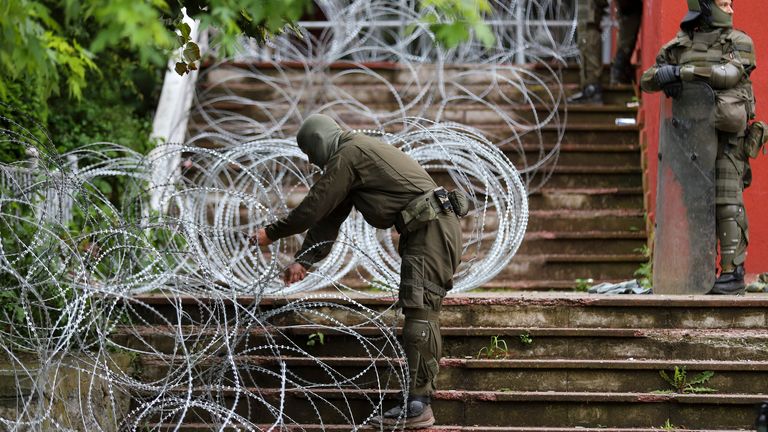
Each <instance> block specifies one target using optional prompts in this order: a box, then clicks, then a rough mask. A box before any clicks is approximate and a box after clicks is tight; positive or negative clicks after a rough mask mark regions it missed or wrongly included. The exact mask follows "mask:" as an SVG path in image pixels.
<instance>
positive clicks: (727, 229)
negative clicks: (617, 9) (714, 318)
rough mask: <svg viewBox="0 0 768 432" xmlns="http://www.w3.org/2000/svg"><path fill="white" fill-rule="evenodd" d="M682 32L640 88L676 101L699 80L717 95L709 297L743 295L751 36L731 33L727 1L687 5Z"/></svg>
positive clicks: (752, 106) (752, 57)
mask: <svg viewBox="0 0 768 432" xmlns="http://www.w3.org/2000/svg"><path fill="white" fill-rule="evenodd" d="M680 28H681V31H680V32H679V33H678V34H677V36H676V37H675V38H674V39H672V40H671V41H670V42H668V43H667V44H666V45H664V46H663V47H662V48H661V50H660V52H659V55H658V57H657V58H656V64H655V65H654V66H652V67H651V68H649V69H648V70H647V71H645V72H644V73H643V76H642V78H641V82H640V86H641V88H642V89H643V91H646V92H656V91H660V90H661V91H664V93H665V94H666V95H667V96H669V97H673V98H674V97H679V95H680V92H681V89H682V82H684V81H692V80H701V81H704V82H706V83H708V84H709V85H710V86H711V87H712V89H713V90H714V91H715V95H716V100H717V102H716V107H715V119H714V121H715V128H716V129H717V147H718V148H717V159H716V168H715V179H716V180H715V182H716V190H715V199H716V226H717V229H716V231H717V238H718V242H719V244H720V275H719V276H718V277H717V279H716V281H715V284H714V286H713V287H712V289H711V291H710V293H712V294H741V293H743V292H744V261H745V259H746V254H747V244H748V242H749V234H748V227H747V215H746V212H745V209H744V198H743V196H742V192H743V190H744V187H745V185H747V184H748V183H749V177H750V175H749V173H750V171H749V159H748V158H749V155H750V153H751V151H750V150H749V147H750V145H749V143H748V142H749V141H750V139H749V137H748V130H749V129H750V128H751V129H754V128H752V127H751V126H750V128H748V122H749V121H750V120H751V119H753V118H754V116H755V98H754V94H753V91H752V82H751V81H750V78H749V77H750V74H751V73H752V71H753V70H754V69H755V50H754V46H753V44H752V39H750V37H749V36H747V35H746V34H745V33H743V32H741V31H738V30H734V29H733V8H732V1H731V0H688V13H687V15H686V16H685V18H684V19H683V21H682V23H681V24H680ZM753 126H761V127H762V124H761V123H760V122H755V123H753ZM752 139H753V140H754V139H755V137H754V136H753V137H752ZM754 156H756V155H754ZM754 156H753V157H754ZM701 271H710V270H709V269H702V270H701Z"/></svg>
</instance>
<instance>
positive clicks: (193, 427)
mask: <svg viewBox="0 0 768 432" xmlns="http://www.w3.org/2000/svg"><path fill="white" fill-rule="evenodd" d="M670 424H671V423H670ZM273 426H274V425H273V424H271V423H270V424H263V425H257V427H259V428H260V429H261V430H268V429H269V428H270V427H273ZM148 427H149V428H150V429H151V430H153V431H154V430H157V431H174V432H175V431H179V432H209V431H210V430H211V427H212V426H211V425H210V424H206V423H184V424H183V425H177V424H175V423H162V424H158V423H154V424H149V425H148ZM350 428H351V426H350V425H347V424H344V425H333V424H322V425H320V424H294V425H282V426H281V429H280V430H282V431H291V432H292V431H301V432H323V431H344V432H346V431H349V430H350ZM577 429H578V431H579V432H659V430H665V429H664V425H659V426H658V427H650V428H644V429H643V428H606V427H598V428H586V427H579V428H577ZM216 430H217V431H222V432H230V431H232V432H234V431H237V432H240V431H242V430H247V427H246V426H244V425H239V424H235V425H233V426H220V425H216ZM361 430H377V429H376V428H373V427H370V428H368V429H361ZM573 430H574V428H572V427H563V428H557V427H519V426H451V425H444V426H438V425H436V426H432V427H429V428H423V429H419V431H421V432H573ZM674 430H675V431H679V432H693V430H691V429H685V428H681V427H675V428H674ZM695 431H696V432H743V431H744V429H733V430H728V429H719V430H718V429H696V430H695Z"/></svg>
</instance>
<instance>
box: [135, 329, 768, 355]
mask: <svg viewBox="0 0 768 432" xmlns="http://www.w3.org/2000/svg"><path fill="white" fill-rule="evenodd" d="M531 337H532V338H533V340H534V342H533V343H532V344H530V345H524V344H522V343H520V342H519V340H518V337H517V336H514V335H511V336H504V335H502V336H501V339H503V340H505V341H506V342H507V344H508V351H507V353H508V354H507V355H508V357H509V358H514V359H558V358H582V359H591V360H599V359H615V360H626V359H629V358H679V359H698V360H729V361H739V360H753V361H757V360H768V345H766V340H765V339H762V340H759V339H758V340H751V341H750V340H749V339H746V340H747V341H749V342H750V343H753V345H754V346H739V342H740V341H733V340H717V339H715V340H705V341H690V340H685V339H682V338H673V339H671V340H663V339H662V340H654V339H651V338H645V337H566V336H539V335H532V336H531ZM442 340H443V356H445V357H459V358H464V357H471V358H476V357H477V356H478V355H481V356H482V355H483V352H485V351H484V350H483V348H485V347H488V346H489V344H490V343H491V337H490V336H473V335H470V336H452V335H445V334H444V335H443V338H442ZM147 341H148V343H149V345H151V346H152V347H153V348H155V349H157V350H158V351H160V352H164V353H169V354H170V353H173V352H174V349H178V347H177V343H176V341H175V340H174V339H172V338H169V337H161V336H152V337H148V338H147ZM307 341H308V336H307V335H305V334H298V335H293V334H292V335H289V336H288V337H286V336H275V337H274V339H273V342H270V341H268V340H267V339H266V338H264V337H263V336H253V337H252V338H250V340H249V342H247V343H245V342H240V343H236V344H234V351H235V352H244V351H243V350H251V351H249V352H257V353H263V352H267V351H266V350H265V349H261V350H255V348H256V347H267V346H270V345H272V344H284V345H288V346H292V347H295V349H298V350H304V351H306V352H307V353H309V354H311V355H314V356H317V357H328V356H347V357H368V356H369V355H370V354H369V351H367V350H366V349H365V347H364V346H363V345H361V343H360V341H359V340H358V339H356V338H353V337H351V336H344V335H338V334H326V335H325V344H324V345H320V346H312V347H310V346H307ZM201 342H207V341H206V340H202V341H201ZM366 343H367V344H369V345H372V346H379V345H380V343H379V342H376V341H373V340H369V341H368V342H366ZM127 345H128V346H129V347H133V346H135V347H136V348H140V349H146V348H147V346H145V345H144V344H143V343H138V342H137V343H133V344H132V343H128V344H127ZM187 346H188V347H189V348H190V349H192V350H195V348H193V344H192V342H188V344H187ZM369 348H370V346H369ZM382 348H383V347H382ZM383 349H386V350H388V351H387V354H386V355H387V356H389V357H397V354H396V352H395V351H394V350H392V349H391V348H383ZM486 351H487V350H486ZM209 352H211V354H215V355H223V354H225V353H226V349H225V348H224V347H221V345H220V344H218V345H214V348H212V349H210V350H209ZM286 353H290V355H295V354H294V353H293V352H286Z"/></svg>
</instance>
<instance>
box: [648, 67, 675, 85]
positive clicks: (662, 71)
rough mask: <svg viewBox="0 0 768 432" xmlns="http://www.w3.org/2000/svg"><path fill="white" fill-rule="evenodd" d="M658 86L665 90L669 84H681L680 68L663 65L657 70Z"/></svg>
mask: <svg viewBox="0 0 768 432" xmlns="http://www.w3.org/2000/svg"><path fill="white" fill-rule="evenodd" d="M654 78H655V79H656V84H658V86H659V87H661V88H664V86H666V85H667V84H672V83H676V82H680V66H675V65H663V66H659V68H658V69H656V75H655V76H654Z"/></svg>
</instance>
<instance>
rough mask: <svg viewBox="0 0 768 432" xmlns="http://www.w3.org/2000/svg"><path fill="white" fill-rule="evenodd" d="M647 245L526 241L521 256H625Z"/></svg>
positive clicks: (639, 242) (637, 242)
mask: <svg viewBox="0 0 768 432" xmlns="http://www.w3.org/2000/svg"><path fill="white" fill-rule="evenodd" d="M645 244H646V241H645V240H644V239H636V240H635V239H632V240H627V239H598V240H594V239H547V240H542V239H536V240H524V241H523V243H522V244H521V245H520V249H518V253H520V254H579V255H604V254H624V253H626V252H627V251H633V250H635V249H639V248H641V247H643V246H644V245H645Z"/></svg>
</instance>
